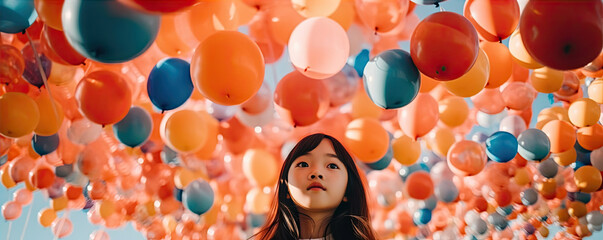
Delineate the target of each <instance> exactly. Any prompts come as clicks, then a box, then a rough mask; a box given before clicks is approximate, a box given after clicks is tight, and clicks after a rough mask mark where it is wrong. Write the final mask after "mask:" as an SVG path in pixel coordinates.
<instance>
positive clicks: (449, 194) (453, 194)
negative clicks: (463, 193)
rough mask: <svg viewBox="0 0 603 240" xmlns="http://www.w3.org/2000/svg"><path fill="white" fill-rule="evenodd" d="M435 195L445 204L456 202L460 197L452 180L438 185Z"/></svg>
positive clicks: (443, 181)
mask: <svg viewBox="0 0 603 240" xmlns="http://www.w3.org/2000/svg"><path fill="white" fill-rule="evenodd" d="M434 193H435V195H436V197H438V199H440V201H442V202H445V203H451V202H454V200H456V198H457V197H458V196H459V190H458V188H457V187H456V185H454V183H453V182H452V181H450V180H442V181H440V182H439V183H438V184H437V185H436V187H435V189H434Z"/></svg>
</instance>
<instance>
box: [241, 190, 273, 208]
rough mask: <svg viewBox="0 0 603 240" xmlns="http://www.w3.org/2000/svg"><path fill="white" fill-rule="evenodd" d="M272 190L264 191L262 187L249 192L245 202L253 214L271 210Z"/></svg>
mask: <svg viewBox="0 0 603 240" xmlns="http://www.w3.org/2000/svg"><path fill="white" fill-rule="evenodd" d="M272 197H273V196H272V194H270V192H264V191H262V188H258V187H256V188H253V189H251V190H250V191H249V192H248V193H247V197H246V199H247V200H246V201H245V204H246V205H247V209H249V211H250V212H251V213H253V214H265V213H267V212H268V210H270V201H272Z"/></svg>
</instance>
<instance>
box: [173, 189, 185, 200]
mask: <svg viewBox="0 0 603 240" xmlns="http://www.w3.org/2000/svg"><path fill="white" fill-rule="evenodd" d="M183 192H184V190H182V189H180V188H177V187H175V188H174V198H176V200H178V201H179V202H182V193H183Z"/></svg>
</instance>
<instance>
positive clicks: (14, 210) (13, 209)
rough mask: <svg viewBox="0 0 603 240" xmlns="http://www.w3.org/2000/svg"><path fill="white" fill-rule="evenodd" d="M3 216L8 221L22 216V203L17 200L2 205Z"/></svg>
mask: <svg viewBox="0 0 603 240" xmlns="http://www.w3.org/2000/svg"><path fill="white" fill-rule="evenodd" d="M2 216H4V219H6V220H8V221H10V220H15V219H17V218H19V216H21V204H19V203H18V202H16V201H10V202H6V203H5V204H4V205H2Z"/></svg>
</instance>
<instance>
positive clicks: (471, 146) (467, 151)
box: [447, 140, 487, 176]
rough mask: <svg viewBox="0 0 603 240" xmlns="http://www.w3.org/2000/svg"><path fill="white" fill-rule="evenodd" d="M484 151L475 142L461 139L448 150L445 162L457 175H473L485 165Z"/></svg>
mask: <svg viewBox="0 0 603 240" xmlns="http://www.w3.org/2000/svg"><path fill="white" fill-rule="evenodd" d="M486 158H487V157H486V151H484V148H483V147H482V146H481V145H480V144H479V143H477V142H474V141H469V140H461V141H459V142H456V143H454V144H453V145H452V146H451V147H450V149H449V150H448V155H447V162H448V167H450V170H451V171H452V172H453V173H454V174H456V175H457V176H473V175H476V174H478V173H479V172H481V171H482V169H484V167H485V166H486Z"/></svg>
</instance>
